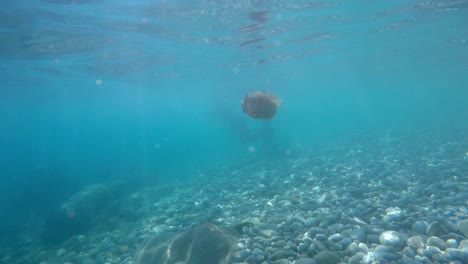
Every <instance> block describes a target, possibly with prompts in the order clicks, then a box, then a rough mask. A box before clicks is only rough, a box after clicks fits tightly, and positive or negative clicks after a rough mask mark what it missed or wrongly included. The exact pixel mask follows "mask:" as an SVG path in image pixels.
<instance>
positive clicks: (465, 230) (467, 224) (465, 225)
mask: <svg viewBox="0 0 468 264" xmlns="http://www.w3.org/2000/svg"><path fill="white" fill-rule="evenodd" d="M457 227H458V229H459V230H460V232H462V234H463V235H464V236H465V237H467V238H468V219H465V220H460V221H458V223H457Z"/></svg>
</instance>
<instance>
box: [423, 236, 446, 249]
mask: <svg viewBox="0 0 468 264" xmlns="http://www.w3.org/2000/svg"><path fill="white" fill-rule="evenodd" d="M427 245H429V246H433V247H437V248H439V249H440V250H445V249H446V248H447V243H445V241H443V240H442V239H440V238H438V237H435V236H432V237H430V238H428V239H427Z"/></svg>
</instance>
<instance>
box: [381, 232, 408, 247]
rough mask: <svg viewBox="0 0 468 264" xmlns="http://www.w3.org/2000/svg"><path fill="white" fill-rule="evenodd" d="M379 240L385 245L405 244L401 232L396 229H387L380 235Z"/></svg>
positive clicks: (396, 245) (398, 245)
mask: <svg viewBox="0 0 468 264" xmlns="http://www.w3.org/2000/svg"><path fill="white" fill-rule="evenodd" d="M379 242H380V244H382V245H385V246H391V247H400V246H403V245H404V241H403V239H402V237H401V235H400V233H398V232H395V231H385V232H383V233H382V234H381V235H380V236H379Z"/></svg>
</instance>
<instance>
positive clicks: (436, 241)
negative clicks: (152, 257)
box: [0, 136, 468, 264]
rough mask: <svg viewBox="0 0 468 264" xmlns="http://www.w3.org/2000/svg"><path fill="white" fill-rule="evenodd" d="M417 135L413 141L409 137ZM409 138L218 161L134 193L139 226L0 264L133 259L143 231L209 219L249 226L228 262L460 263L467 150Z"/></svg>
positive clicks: (466, 249) (463, 259) (34, 249)
mask: <svg viewBox="0 0 468 264" xmlns="http://www.w3.org/2000/svg"><path fill="white" fill-rule="evenodd" d="M415 138H417V145H416V143H415V144H413V145H411V144H409V143H408V142H414V141H415ZM415 138H412V139H408V138H400V139H397V138H391V137H386V138H380V139H373V140H372V142H370V143H369V142H366V144H360V143H359V142H357V141H356V142H352V144H351V143H346V142H339V143H337V144H335V145H333V146H330V147H329V148H327V149H324V150H303V151H302V152H301V154H297V155H294V153H293V155H291V156H288V157H287V158H283V159H279V160H280V161H275V162H267V161H262V162H257V161H255V162H254V161H246V162H245V164H244V165H242V166H237V167H236V168H234V167H233V166H224V167H223V166H221V165H220V166H219V168H218V170H217V172H216V173H212V175H209V176H208V175H207V176H200V177H198V178H197V179H196V181H195V180H194V182H192V183H190V184H187V183H184V184H175V185H171V186H169V187H167V186H166V187H167V188H173V191H172V192H171V193H170V194H169V195H167V196H165V197H162V198H161V197H158V198H152V196H151V195H147V194H146V193H149V192H148V189H145V190H141V191H140V192H139V193H137V194H133V195H132V196H130V197H129V198H128V200H129V201H128V202H129V203H131V202H132V201H131V199H135V197H144V200H145V202H144V203H142V205H141V207H140V208H139V209H138V220H137V221H130V222H129V221H127V222H122V223H120V222H119V219H118V218H116V219H110V220H109V221H111V222H112V221H113V222H114V224H113V226H115V228H109V229H108V230H106V231H100V230H95V231H93V232H91V233H88V234H85V235H78V236H74V237H72V238H71V239H69V240H68V241H67V242H65V243H64V244H62V245H61V246H60V247H58V248H54V249H44V248H41V247H39V246H34V245H30V246H28V247H26V248H22V249H21V248H20V249H15V250H11V252H10V251H8V252H6V253H5V252H3V253H4V254H3V259H2V260H1V261H0V262H1V263H42V264H51V263H77V264H98V263H104V264H117V263H119V264H132V263H137V261H136V258H135V255H136V253H137V251H138V250H139V249H140V248H141V243H142V242H143V241H145V239H146V238H148V237H151V236H153V235H155V234H158V233H161V232H166V231H181V230H185V229H187V228H188V227H189V226H190V225H192V224H194V223H202V222H210V223H213V224H215V225H219V226H231V225H234V224H238V223H246V224H245V225H243V226H242V232H241V235H240V237H239V239H238V241H237V243H236V244H235V245H234V250H233V252H232V255H231V257H230V260H229V261H228V262H227V263H242V264H245V263H278V264H279V263H281V264H287V263H295V264H313V263H318V264H328V263H350V264H357V263H364V264H368V263H408V264H411V263H452V264H462V263H464V264H466V263H468V209H467V205H468V183H467V177H468V157H467V156H468V154H466V151H467V149H464V148H466V146H467V145H466V144H464V145H463V144H461V143H454V142H443V141H437V140H433V139H431V138H424V137H421V136H415ZM149 189H150V188H149ZM21 250H22V251H21ZM18 252H20V253H18ZM21 252H22V253H21ZM200 264H202V263H200Z"/></svg>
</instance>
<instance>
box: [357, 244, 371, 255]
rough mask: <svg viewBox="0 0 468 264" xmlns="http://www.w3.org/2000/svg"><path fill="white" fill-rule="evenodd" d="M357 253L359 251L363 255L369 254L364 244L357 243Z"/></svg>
mask: <svg viewBox="0 0 468 264" xmlns="http://www.w3.org/2000/svg"><path fill="white" fill-rule="evenodd" d="M359 251H361V252H362V253H364V254H367V253H368V252H369V248H368V247H367V245H366V244H364V243H359Z"/></svg>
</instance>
